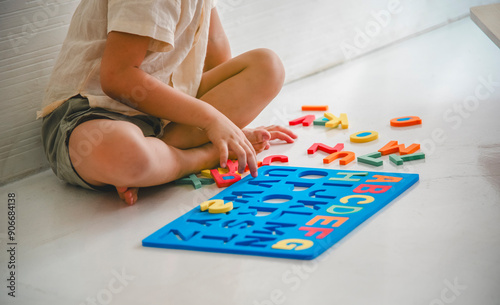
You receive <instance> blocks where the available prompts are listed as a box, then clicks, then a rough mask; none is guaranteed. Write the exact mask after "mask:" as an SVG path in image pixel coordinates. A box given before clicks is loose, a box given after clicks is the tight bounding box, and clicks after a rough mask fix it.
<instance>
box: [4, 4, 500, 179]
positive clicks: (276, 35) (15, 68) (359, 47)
mask: <svg viewBox="0 0 500 305" xmlns="http://www.w3.org/2000/svg"><path fill="white" fill-rule="evenodd" d="M78 2H79V1H77V0H29V1H28V0H4V1H1V2H0V64H1V70H0V92H1V98H2V99H1V105H2V108H3V109H2V110H3V111H1V113H0V126H1V128H0V184H2V183H5V182H8V181H10V180H13V179H15V178H19V177H22V176H23V175H26V174H29V173H30V172H33V171H37V170H40V169H42V168H46V167H47V163H46V161H45V157H44V156H43V153H42V148H41V143H40V139H39V134H40V124H41V122H40V121H36V120H35V112H36V110H37V109H38V105H39V103H40V101H41V97H42V95H43V89H44V86H45V84H46V82H47V81H48V76H49V74H50V71H51V68H52V66H53V64H54V60H55V57H56V56H57V52H58V50H59V48H60V46H61V43H62V41H63V39H64V36H65V33H66V30H67V26H68V23H69V21H70V19H71V14H72V12H73V10H74V9H75V8H76V6H77V5H78ZM493 2H498V1H492V0H439V1H438V0H432V1H431V0H426V1H423V0H399V1H398V0H357V1H341V0H309V1H304V0H247V1H244V0H219V4H218V8H219V12H220V14H221V16H222V19H223V24H224V26H225V28H226V32H227V34H228V36H229V39H230V41H231V46H232V49H233V54H234V55H237V54H240V53H242V52H244V51H247V50H250V49H253V48H257V47H267V48H271V49H273V50H275V51H276V52H277V53H278V54H279V55H280V57H281V58H282V60H283V61H284V63H285V67H286V70H287V81H288V82H289V81H293V80H296V79H299V78H301V77H304V76H306V75H309V74H312V73H315V72H318V71H320V70H323V69H325V68H328V67H331V66H334V65H336V64H340V63H342V62H344V61H346V60H348V59H351V58H352V57H356V56H360V55H362V54H366V53H367V52H370V51H372V50H375V49H377V48H380V47H383V46H385V45H388V44H391V43H394V42H396V41H398V40H401V39H404V38H407V37H411V36H413V35H416V34H418V33H422V32H424V31H427V30H429V29H432V28H434V27H436V26H439V25H443V24H446V23H448V22H450V21H453V20H455V19H457V18H461V17H464V16H466V15H467V14H468V12H469V7H471V6H475V5H481V4H487V3H493ZM375 16H378V17H375ZM464 43H465V42H464ZM342 46H343V47H344V51H343V50H342Z"/></svg>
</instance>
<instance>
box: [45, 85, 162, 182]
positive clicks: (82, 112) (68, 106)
mask: <svg viewBox="0 0 500 305" xmlns="http://www.w3.org/2000/svg"><path fill="white" fill-rule="evenodd" d="M95 119H108V120H115V121H126V122H130V123H133V124H135V125H137V126H138V127H139V128H140V129H141V130H142V133H143V134H144V136H145V137H161V135H162V134H163V127H164V126H163V125H164V124H163V123H162V120H161V119H159V118H156V117H154V116H149V115H137V116H126V115H123V114H120V113H116V112H112V111H108V110H106V109H103V108H91V107H90V106H89V102H88V100H87V99H86V98H84V97H81V96H79V95H78V96H75V97H72V98H71V99H69V100H68V101H66V102H65V103H64V104H62V105H61V106H59V107H58V108H57V109H56V110H54V112H52V113H51V114H49V115H47V116H46V117H45V118H44V119H43V123H42V143H43V148H44V150H45V155H46V156H47V159H48V161H49V164H50V167H51V168H52V170H53V171H54V173H55V174H56V176H57V177H59V178H60V179H62V180H64V181H66V182H68V183H70V184H74V185H79V186H82V187H84V188H87V189H92V190H109V189H113V187H111V186H108V187H99V186H94V185H90V184H88V183H87V182H85V181H84V180H83V179H82V178H80V176H79V175H78V173H77V172H76V171H75V169H74V168H73V164H72V163H71V159H70V157H69V148H68V143H69V137H70V135H71V133H72V132H73V130H74V129H75V128H76V127H77V126H78V125H79V124H81V123H83V122H86V121H90V120H95Z"/></svg>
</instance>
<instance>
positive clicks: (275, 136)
mask: <svg viewBox="0 0 500 305" xmlns="http://www.w3.org/2000/svg"><path fill="white" fill-rule="evenodd" d="M275 139H279V140H283V141H285V142H287V143H293V142H294V139H293V138H292V136H290V135H289V134H286V133H284V132H281V131H271V140H275Z"/></svg>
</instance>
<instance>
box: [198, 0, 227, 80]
mask: <svg viewBox="0 0 500 305" xmlns="http://www.w3.org/2000/svg"><path fill="white" fill-rule="evenodd" d="M231 57H232V56H231V47H230V46H229V40H228V39H227V36H226V33H225V32H224V28H223V27H222V23H221V21H220V18H219V14H218V13H217V9H216V8H213V9H212V12H211V15H210V29H209V32H208V44H207V56H206V57H205V67H204V71H205V72H206V71H208V70H210V69H212V68H213V67H216V66H218V65H220V64H221V63H223V62H225V61H228V60H229V59H231Z"/></svg>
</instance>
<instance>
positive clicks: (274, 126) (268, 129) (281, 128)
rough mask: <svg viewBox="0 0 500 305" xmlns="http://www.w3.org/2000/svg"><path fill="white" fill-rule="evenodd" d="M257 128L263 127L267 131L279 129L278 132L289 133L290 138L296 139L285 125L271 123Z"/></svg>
mask: <svg viewBox="0 0 500 305" xmlns="http://www.w3.org/2000/svg"><path fill="white" fill-rule="evenodd" d="M259 128H264V129H265V130H267V131H269V132H271V133H272V132H273V131H280V132H283V133H285V134H287V135H289V136H290V137H291V138H292V139H297V137H298V136H297V135H296V134H295V133H294V132H293V131H291V130H290V129H288V128H286V127H283V126H279V125H271V126H266V127H259Z"/></svg>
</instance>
